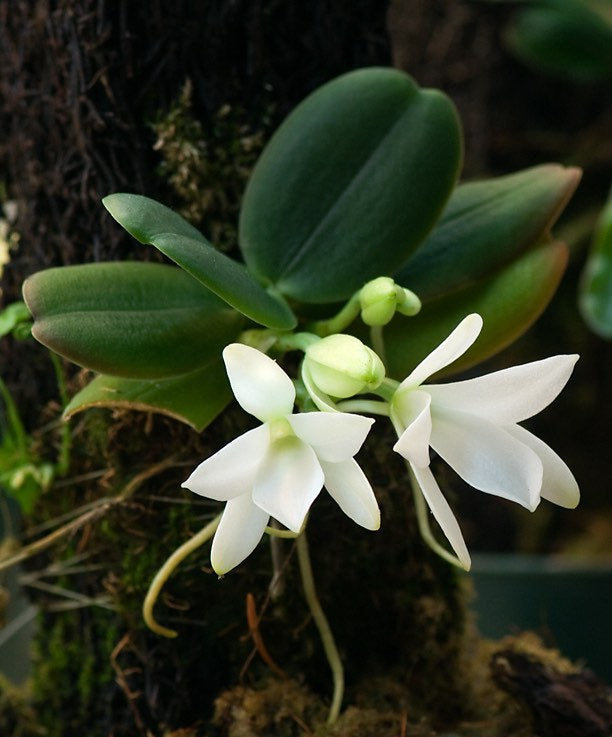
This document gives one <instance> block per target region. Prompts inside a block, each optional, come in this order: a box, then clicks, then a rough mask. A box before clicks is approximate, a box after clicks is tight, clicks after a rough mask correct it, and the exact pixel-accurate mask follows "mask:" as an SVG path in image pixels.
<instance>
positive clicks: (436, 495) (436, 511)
mask: <svg viewBox="0 0 612 737" xmlns="http://www.w3.org/2000/svg"><path fill="white" fill-rule="evenodd" d="M412 472H413V473H414V477H415V478H416V480H417V482H418V484H419V487H420V489H421V491H422V492H423V496H424V497H425V501H426V502H427V505H428V506H429V508H430V509H431V513H432V514H433V516H434V517H435V519H436V522H437V523H438V524H439V525H440V529H441V530H442V532H443V533H444V534H445V535H446V538H447V540H448V541H449V543H450V544H451V547H452V548H453V550H454V551H455V554H456V555H457V558H459V561H460V563H461V564H462V565H463V567H464V568H465V569H466V570H467V571H469V570H470V566H471V565H472V561H471V559H470V554H469V553H468V549H467V546H466V544H465V540H464V539H463V535H462V534H461V529H460V528H459V525H458V524H457V519H456V517H455V515H454V514H453V510H452V509H451V508H450V506H449V504H448V502H447V501H446V499H445V498H444V495H443V494H442V492H441V491H440V487H439V486H438V483H437V481H436V480H435V478H434V476H433V474H432V472H431V470H430V468H429V466H425V467H424V468H415V467H414V466H413V467H412Z"/></svg>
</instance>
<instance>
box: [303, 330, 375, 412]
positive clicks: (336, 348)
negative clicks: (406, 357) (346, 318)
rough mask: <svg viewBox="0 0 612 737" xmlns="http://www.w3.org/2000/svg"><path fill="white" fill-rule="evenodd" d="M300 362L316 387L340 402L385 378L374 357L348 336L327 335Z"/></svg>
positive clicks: (358, 342)
mask: <svg viewBox="0 0 612 737" xmlns="http://www.w3.org/2000/svg"><path fill="white" fill-rule="evenodd" d="M304 363H305V368H307V370H308V373H309V375H310V377H311V379H312V381H313V382H314V383H315V384H316V385H317V387H318V388H319V389H320V390H321V391H323V392H325V394H329V395H330V396H332V397H338V398H340V399H345V398H346V397H352V396H354V395H355V394H360V393H362V392H366V391H369V390H372V389H376V387H378V386H379V385H380V384H381V382H382V380H383V379H384V378H385V367H384V365H383V362H382V361H381V360H380V358H379V357H378V355H377V354H376V353H375V352H374V351H373V350H372V349H371V348H368V346H367V345H364V344H363V343H362V342H361V341H360V340H359V339H358V338H355V337H354V336H352V335H344V334H337V335H329V336H328V337H327V338H322V339H321V340H319V341H317V342H316V343H313V344H312V345H310V346H309V347H308V348H307V349H306V357H305V358H304Z"/></svg>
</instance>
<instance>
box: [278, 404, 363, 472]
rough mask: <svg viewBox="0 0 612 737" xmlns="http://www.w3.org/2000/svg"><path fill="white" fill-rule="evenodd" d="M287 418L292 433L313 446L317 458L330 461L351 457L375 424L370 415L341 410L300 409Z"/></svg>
mask: <svg viewBox="0 0 612 737" xmlns="http://www.w3.org/2000/svg"><path fill="white" fill-rule="evenodd" d="M287 419H288V420H289V424H290V425H291V427H292V428H293V432H294V433H295V434H296V435H297V436H298V438H300V440H303V441H304V442H305V443H307V444H308V445H310V446H311V447H312V449H313V450H314V452H315V453H316V454H317V457H318V458H319V460H323V461H330V462H331V463H339V462H340V461H345V460H348V459H349V458H352V457H353V456H354V455H355V453H357V451H358V450H359V449H360V448H361V446H362V445H363V443H364V440H365V439H366V436H367V434H368V433H369V432H370V428H371V427H372V425H373V424H374V420H373V419H372V418H371V417H363V416H362V415H353V414H350V413H344V412H303V413H300V414H297V415H292V416H291V417H288V418H287Z"/></svg>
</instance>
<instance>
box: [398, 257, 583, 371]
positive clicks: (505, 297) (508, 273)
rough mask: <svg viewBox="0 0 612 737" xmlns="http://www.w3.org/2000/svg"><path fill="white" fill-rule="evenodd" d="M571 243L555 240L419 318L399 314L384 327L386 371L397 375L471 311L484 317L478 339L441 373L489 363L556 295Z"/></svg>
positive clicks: (428, 307)
mask: <svg viewBox="0 0 612 737" xmlns="http://www.w3.org/2000/svg"><path fill="white" fill-rule="evenodd" d="M567 254H568V251H567V246H565V244H563V243H550V244H546V245H543V246H540V247H538V248H535V249H533V250H530V251H528V252H527V253H526V254H525V255H523V256H521V258H520V259H518V260H517V261H516V262H515V263H513V264H511V265H510V266H508V267H507V268H506V269H504V271H502V272H501V273H498V274H495V275H494V276H492V277H488V278H487V279H484V280H483V281H482V282H479V283H478V284H475V285H474V286H472V287H469V288H467V289H464V290H462V291H461V292H457V293H456V294H452V295H449V296H447V297H442V298H441V299H438V300H434V301H433V302H430V303H428V304H426V305H425V306H424V307H423V309H422V310H421V312H420V313H419V314H418V315H416V316H415V317H410V318H405V317H403V316H401V315H397V316H396V317H394V318H393V320H392V321H391V323H389V325H387V326H386V327H385V328H384V340H385V347H386V358H387V361H386V365H387V374H388V375H389V376H393V377H395V378H398V379H402V378H403V377H405V376H407V375H408V374H409V373H410V372H411V371H412V370H413V369H414V367H415V366H416V365H417V364H418V363H419V362H420V361H422V360H423V357H424V356H427V355H428V354H429V353H431V352H432V351H433V350H434V349H435V348H436V346H438V345H440V343H441V342H442V341H443V340H444V339H445V338H446V337H447V336H448V335H449V333H450V332H451V331H452V330H453V329H454V327H455V326H456V325H457V323H458V322H459V321H460V320H461V319H463V318H464V317H465V316H466V315H468V314H470V313H478V314H479V315H481V316H482V318H483V321H484V326H483V329H482V332H481V333H480V335H479V336H478V340H477V341H476V342H475V343H474V344H473V345H472V347H471V348H469V349H468V350H467V351H466V352H465V353H464V354H463V355H462V356H460V357H459V358H458V359H457V360H456V361H455V362H454V363H452V364H451V365H450V366H448V368H447V369H444V370H443V371H442V372H440V374H438V376H440V375H442V374H448V373H451V372H456V371H461V370H464V369H466V368H469V367H470V366H473V365H475V364H477V363H479V362H480V361H484V360H485V359H486V358H489V356H492V355H493V354H494V353H497V352H498V351H500V350H501V349H502V348H505V347H506V346H507V345H509V344H510V343H512V342H513V341H514V340H516V338H518V337H519V336H520V335H521V334H522V333H523V332H524V331H525V330H526V329H527V328H528V327H529V326H530V325H531V324H532V323H533V322H534V321H535V320H536V319H537V317H538V316H539V315H540V313H541V312H542V310H543V309H544V308H545V307H546V305H547V304H548V302H549V301H550V299H551V297H552V296H553V294H554V292H555V290H556V288H557V285H558V284H559V281H560V279H561V276H562V274H563V271H564V270H565V266H566V264H567Z"/></svg>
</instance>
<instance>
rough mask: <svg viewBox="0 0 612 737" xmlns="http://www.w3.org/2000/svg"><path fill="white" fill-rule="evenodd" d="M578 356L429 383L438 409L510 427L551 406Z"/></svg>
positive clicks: (534, 362) (535, 362) (546, 359)
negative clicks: (463, 413) (451, 410)
mask: <svg viewBox="0 0 612 737" xmlns="http://www.w3.org/2000/svg"><path fill="white" fill-rule="evenodd" d="M577 360H578V356H577V355H569V356H551V357H550V358H545V359H544V360H542V361H533V362H532V363H526V364H523V365H522V366H512V367H511V368H507V369H503V370H501V371H495V372H494V373H491V374H486V375H485V376H479V377H477V378H474V379H467V380H466V381H456V382H453V383H450V384H438V385H435V384H433V385H432V384H428V385H427V391H428V392H430V393H431V396H432V399H433V402H434V404H435V405H436V406H444V407H448V408H450V409H455V410H459V411H461V412H469V413H470V414H473V415H478V416H479V417H485V418H486V419H488V420H490V421H491V422H494V423H495V424H496V425H509V424H511V423H515V422H521V421H522V420H526V419H527V418H528V417H533V415H536V414H537V413H538V412H541V411H542V410H543V409H544V408H545V407H547V406H548V405H549V404H550V403H551V402H552V401H553V400H554V399H555V398H556V397H557V395H558V394H559V392H560V391H561V390H562V389H563V387H564V386H565V384H566V383H567V381H568V379H569V377H570V376H571V373H572V370H573V368H574V365H575V363H576V361H577Z"/></svg>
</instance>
